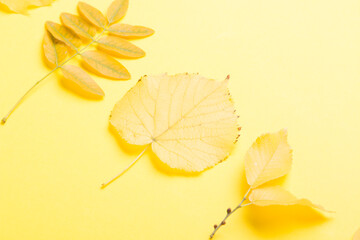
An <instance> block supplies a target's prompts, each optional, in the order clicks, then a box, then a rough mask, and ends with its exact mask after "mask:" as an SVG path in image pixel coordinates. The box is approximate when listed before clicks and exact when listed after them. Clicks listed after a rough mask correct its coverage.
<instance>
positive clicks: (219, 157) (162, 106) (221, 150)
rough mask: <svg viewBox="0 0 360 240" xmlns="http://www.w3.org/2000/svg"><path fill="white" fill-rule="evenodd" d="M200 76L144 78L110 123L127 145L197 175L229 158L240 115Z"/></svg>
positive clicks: (220, 86)
mask: <svg viewBox="0 0 360 240" xmlns="http://www.w3.org/2000/svg"><path fill="white" fill-rule="evenodd" d="M228 82H229V76H228V77H227V78H226V79H225V80H224V81H221V82H219V81H215V80H213V79H208V78H205V77H202V76H200V75H198V74H177V75H167V74H164V75H160V76H144V77H142V78H141V79H140V80H139V81H138V82H137V84H136V85H135V86H134V87H133V88H132V89H130V90H129V91H128V92H127V93H126V94H125V95H124V97H123V98H122V99H121V100H120V101H119V102H118V103H117V104H116V105H115V107H114V109H113V111H112V113H111V117H110V123H111V125H112V126H114V128H115V129H116V131H117V132H118V133H119V135H120V136H121V137H122V138H123V139H125V140H126V141H127V142H128V143H130V144H134V145H145V146H146V147H145V148H144V150H143V151H142V152H141V153H140V155H139V156H138V157H137V158H136V159H135V160H134V161H133V162H131V163H130V164H129V166H128V167H126V168H125V169H124V170H123V171H121V172H120V173H119V174H118V175H116V177H114V178H113V179H112V180H110V181H108V182H107V183H104V184H103V186H102V188H105V187H106V186H108V185H109V184H110V183H112V182H114V181H115V180H116V179H117V178H119V177H120V176H121V175H122V174H123V173H124V172H125V171H127V170H128V169H129V168H130V167H131V166H133V165H134V164H135V163H136V162H137V161H138V159H139V158H140V157H141V156H142V155H143V154H144V153H145V151H146V150H147V149H148V148H150V147H151V149H152V150H153V152H154V153H155V154H156V155H157V156H158V157H159V159H160V160H161V161H162V162H164V163H165V164H167V165H169V166H170V167H171V168H175V169H180V170H182V171H186V172H200V171H203V170H205V169H207V168H209V167H212V166H214V165H215V164H217V163H219V162H221V161H223V160H224V159H225V158H227V156H229V154H230V151H231V149H232V148H233V146H234V143H235V142H236V140H237V138H238V136H239V135H238V133H239V130H240V128H239V127H238V126H237V118H238V116H237V115H236V114H235V108H234V105H233V102H232V101H231V97H230V93H229V90H228V88H227V85H228Z"/></svg>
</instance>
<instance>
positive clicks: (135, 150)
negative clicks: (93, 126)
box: [108, 123, 144, 155]
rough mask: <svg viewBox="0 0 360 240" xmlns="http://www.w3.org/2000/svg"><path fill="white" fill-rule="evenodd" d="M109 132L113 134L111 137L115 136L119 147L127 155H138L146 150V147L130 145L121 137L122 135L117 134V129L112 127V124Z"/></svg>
mask: <svg viewBox="0 0 360 240" xmlns="http://www.w3.org/2000/svg"><path fill="white" fill-rule="evenodd" d="M108 129H109V132H110V133H111V135H113V136H114V138H115V140H116V142H117V144H118V146H119V147H120V148H121V150H122V151H124V152H125V153H126V154H131V155H135V154H136V155H138V154H139V153H140V152H141V151H142V150H144V146H140V145H133V144H130V143H128V142H126V141H125V140H124V139H123V138H122V137H121V136H120V134H119V133H118V132H117V130H116V128H115V127H114V126H113V125H111V123H109V127H108Z"/></svg>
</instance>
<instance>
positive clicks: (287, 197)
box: [249, 186, 329, 212]
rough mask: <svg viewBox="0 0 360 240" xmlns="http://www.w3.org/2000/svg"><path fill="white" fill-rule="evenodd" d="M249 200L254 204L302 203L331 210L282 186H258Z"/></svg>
mask: <svg viewBox="0 0 360 240" xmlns="http://www.w3.org/2000/svg"><path fill="white" fill-rule="evenodd" d="M249 200H250V202H251V203H252V204H254V205H257V206H270V205H302V206H307V207H312V208H317V209H320V210H322V211H326V212H329V211H327V210H326V209H324V208H323V207H322V206H320V205H316V204H313V203H312V202H311V201H309V200H308V199H305V198H300V199H299V198H296V197H295V196H294V195H292V194H291V193H290V192H288V191H286V190H285V189H283V188H282V187H280V186H271V187H261V188H256V189H254V190H252V192H251V193H250V196H249Z"/></svg>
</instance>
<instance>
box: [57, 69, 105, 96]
mask: <svg viewBox="0 0 360 240" xmlns="http://www.w3.org/2000/svg"><path fill="white" fill-rule="evenodd" d="M61 71H62V73H63V74H64V77H65V78H66V79H68V80H70V81H72V82H74V83H75V84H77V85H78V86H79V87H80V88H82V89H83V90H84V91H86V92H89V93H92V94H95V95H99V96H104V95H105V94H104V91H103V90H102V89H101V88H100V87H99V85H97V84H96V82H95V81H94V80H93V79H92V78H91V77H90V76H89V75H88V74H87V73H86V72H85V71H84V70H82V69H81V68H79V67H77V66H73V65H65V66H63V67H61Z"/></svg>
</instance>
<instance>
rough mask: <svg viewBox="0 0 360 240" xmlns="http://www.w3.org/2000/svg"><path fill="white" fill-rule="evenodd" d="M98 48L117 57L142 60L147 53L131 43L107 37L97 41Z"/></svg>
mask: <svg viewBox="0 0 360 240" xmlns="http://www.w3.org/2000/svg"><path fill="white" fill-rule="evenodd" d="M97 43H98V46H99V47H100V48H102V49H104V50H108V51H109V52H110V53H113V54H114V55H115V56H116V57H118V56H120V57H128V58H141V57H143V56H145V52H144V51H143V50H142V49H141V48H138V47H137V46H135V45H134V44H132V43H130V42H129V41H127V40H125V39H122V38H120V37H115V36H106V37H103V38H101V39H99V40H98V41H97Z"/></svg>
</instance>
